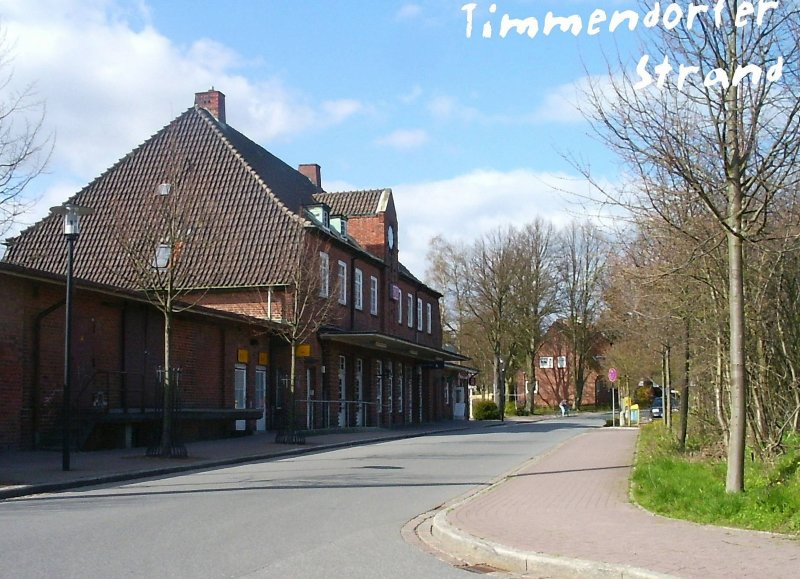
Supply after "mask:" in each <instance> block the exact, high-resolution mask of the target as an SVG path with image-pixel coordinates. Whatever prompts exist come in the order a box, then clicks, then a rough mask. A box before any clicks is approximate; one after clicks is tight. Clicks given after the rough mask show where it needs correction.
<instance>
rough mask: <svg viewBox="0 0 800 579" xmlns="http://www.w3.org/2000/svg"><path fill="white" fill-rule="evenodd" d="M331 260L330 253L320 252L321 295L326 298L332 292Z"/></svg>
mask: <svg viewBox="0 0 800 579" xmlns="http://www.w3.org/2000/svg"><path fill="white" fill-rule="evenodd" d="M329 268H330V262H329V259H328V254H327V253H325V252H324V251H320V252H319V295H320V297H323V298H326V297H328V295H329V293H330V269H329Z"/></svg>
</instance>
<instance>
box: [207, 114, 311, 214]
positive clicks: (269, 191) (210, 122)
mask: <svg viewBox="0 0 800 579" xmlns="http://www.w3.org/2000/svg"><path fill="white" fill-rule="evenodd" d="M193 108H194V109H195V110H196V111H197V112H198V114H200V116H201V118H202V119H203V121H205V123H206V124H208V126H209V127H210V128H211V130H212V131H213V132H214V134H216V135H217V137H219V138H220V139H221V140H222V142H223V143H225V146H226V147H228V149H230V151H231V152H232V153H233V154H234V156H235V157H236V158H237V159H238V160H239V162H240V163H241V164H242V165H243V166H244V167H245V169H247V172H248V173H250V175H252V176H253V177H255V179H256V182H257V183H258V184H259V185H260V186H261V188H262V189H263V190H264V192H265V193H267V195H269V197H270V198H271V199H272V200H273V201H275V203H277V204H278V207H279V208H280V209H281V210H282V211H284V212H285V213H286V214H287V215H288V216H289V218H290V219H293V220H294V221H296V222H297V223H298V224H299V225H302V226H305V225H307V224H308V223H309V222H308V220H307V219H306V218H304V217H302V216H300V215H298V214H297V213H295V212H294V211H292V210H291V209H289V208H288V207H287V206H286V204H285V203H284V202H283V200H281V198H280V197H278V196H277V195H276V194H275V193H274V192H273V191H272V189H271V188H270V186H269V185H267V184H266V183H265V182H264V180H263V179H262V178H261V175H259V174H258V172H257V171H256V170H255V169H253V166H252V165H251V164H250V163H248V162H247V159H245V158H244V155H242V153H241V152H240V151H239V150H238V149H237V148H236V147H235V146H234V145H233V143H232V142H231V141H230V139H229V138H228V137H227V136H225V134H224V133H223V132H222V131H221V130H220V128H219V121H218V120H216V119H215V118H214V115H212V114H211V113H210V112H208V111H207V110H206V109H204V108H202V107H200V106H198V105H194V107H193ZM212 119H213V120H212ZM256 145H258V143H256ZM258 146H261V145H258ZM262 149H263V147H262Z"/></svg>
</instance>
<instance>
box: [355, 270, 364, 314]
mask: <svg viewBox="0 0 800 579" xmlns="http://www.w3.org/2000/svg"><path fill="white" fill-rule="evenodd" d="M353 284H354V285H355V287H354V288H353V291H354V292H355V294H356V295H354V296H353V300H354V301H355V306H356V309H357V310H363V309H364V273H363V272H362V271H361V270H360V269H358V268H356V269H355V271H354V272H353Z"/></svg>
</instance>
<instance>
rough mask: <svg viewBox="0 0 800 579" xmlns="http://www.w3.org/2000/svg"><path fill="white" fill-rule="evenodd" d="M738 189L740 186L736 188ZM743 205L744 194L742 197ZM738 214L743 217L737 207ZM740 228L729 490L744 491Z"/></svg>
mask: <svg viewBox="0 0 800 579" xmlns="http://www.w3.org/2000/svg"><path fill="white" fill-rule="evenodd" d="M733 188H736V187H733ZM739 201H740V204H741V197H739ZM734 214H735V215H737V216H739V219H738V221H741V217H740V214H739V211H738V209H735V207H734ZM737 231H738V228H737V229H735V230H734V231H732V232H728V260H729V263H728V269H729V276H730V289H729V294H728V299H729V300H730V331H731V338H730V339H731V343H730V357H731V359H730V373H731V377H730V379H731V421H730V442H729V443H728V470H727V476H726V479H725V491H726V492H728V493H740V492H742V491H744V452H745V437H746V434H747V428H746V415H745V395H746V386H747V384H746V376H745V369H744V279H743V274H742V264H743V254H742V240H741V238H739V236H738V235H736V232H737Z"/></svg>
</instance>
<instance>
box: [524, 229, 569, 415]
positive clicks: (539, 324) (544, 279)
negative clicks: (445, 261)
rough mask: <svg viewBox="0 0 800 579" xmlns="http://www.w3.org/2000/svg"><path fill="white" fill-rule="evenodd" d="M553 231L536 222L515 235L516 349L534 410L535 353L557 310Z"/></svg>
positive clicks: (528, 403) (542, 341) (529, 399)
mask: <svg viewBox="0 0 800 579" xmlns="http://www.w3.org/2000/svg"><path fill="white" fill-rule="evenodd" d="M554 237H555V236H554V234H553V227H552V225H550V224H549V223H546V222H544V221H542V220H541V219H536V220H534V221H532V222H531V223H528V224H527V225H525V226H524V227H523V228H522V229H521V230H520V231H519V233H518V235H517V237H516V240H515V245H516V251H517V252H519V256H518V263H519V269H518V271H517V281H518V283H517V284H516V286H515V291H514V310H515V316H514V317H515V319H516V321H517V327H516V329H517V330H518V332H519V346H520V349H521V350H522V351H523V352H524V354H525V358H526V363H527V367H528V372H529V373H528V376H530V380H529V383H528V392H527V396H526V399H527V402H526V404H527V405H528V407H529V408H528V409H529V410H530V411H533V410H534V404H533V401H534V396H535V389H536V353H537V352H538V351H539V348H540V347H541V346H542V344H543V343H544V338H545V331H546V329H547V325H548V322H550V321H552V319H553V316H554V314H555V313H556V309H557V305H558V304H557V287H556V281H557V272H556V269H555V255H554V254H555V252H554V246H553V245H554V244H553V238H554Z"/></svg>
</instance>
